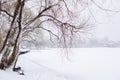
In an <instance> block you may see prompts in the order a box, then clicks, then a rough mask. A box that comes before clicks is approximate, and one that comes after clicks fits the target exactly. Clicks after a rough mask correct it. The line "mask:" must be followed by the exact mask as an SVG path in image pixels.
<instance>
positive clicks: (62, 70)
mask: <svg viewBox="0 0 120 80" xmlns="http://www.w3.org/2000/svg"><path fill="white" fill-rule="evenodd" d="M68 53H69V54H68V55H65V54H64V52H63V49H58V48H48V49H43V50H31V51H30V52H29V53H27V54H25V55H21V56H20V57H19V60H18V63H17V65H18V66H21V67H22V69H23V70H24V73H25V75H19V74H18V73H17V72H13V71H12V70H11V69H7V70H6V71H0V80H120V49H119V48H72V49H70V50H68Z"/></svg>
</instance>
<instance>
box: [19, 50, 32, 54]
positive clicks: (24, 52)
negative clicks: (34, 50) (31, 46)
mask: <svg viewBox="0 0 120 80" xmlns="http://www.w3.org/2000/svg"><path fill="white" fill-rule="evenodd" d="M28 52H30V51H29V50H28V51H20V54H19V55H23V54H26V53H28Z"/></svg>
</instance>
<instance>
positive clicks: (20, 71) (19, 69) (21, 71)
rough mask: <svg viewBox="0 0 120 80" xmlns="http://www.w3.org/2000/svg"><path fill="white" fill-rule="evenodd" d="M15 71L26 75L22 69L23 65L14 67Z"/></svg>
mask: <svg viewBox="0 0 120 80" xmlns="http://www.w3.org/2000/svg"><path fill="white" fill-rule="evenodd" d="M13 71H14V72H18V73H19V75H24V71H23V70H22V69H21V67H17V68H13Z"/></svg>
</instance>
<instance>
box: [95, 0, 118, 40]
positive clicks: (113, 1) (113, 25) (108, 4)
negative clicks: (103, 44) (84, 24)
mask: <svg viewBox="0 0 120 80" xmlns="http://www.w3.org/2000/svg"><path fill="white" fill-rule="evenodd" d="M96 1H97V0H96ZM98 1H101V2H99V4H100V5H102V6H104V8H105V9H110V10H113V11H118V10H119V11H120V0H98ZM94 8H95V6H94ZM94 14H95V15H96V16H95V19H96V25H95V36H96V37H97V38H104V37H107V38H108V39H110V40H113V41H120V36H119V35H120V12H109V11H103V10H100V9H98V8H96V11H95V12H94Z"/></svg>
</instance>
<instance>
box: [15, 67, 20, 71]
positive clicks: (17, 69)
mask: <svg viewBox="0 0 120 80" xmlns="http://www.w3.org/2000/svg"><path fill="white" fill-rule="evenodd" d="M20 70H21V67H17V68H13V71H15V72H18V71H20Z"/></svg>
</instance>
